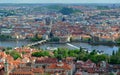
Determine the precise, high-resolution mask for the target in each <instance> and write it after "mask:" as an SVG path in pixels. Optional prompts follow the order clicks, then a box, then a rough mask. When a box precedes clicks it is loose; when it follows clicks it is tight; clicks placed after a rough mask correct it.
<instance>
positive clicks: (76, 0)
mask: <svg viewBox="0 0 120 75" xmlns="http://www.w3.org/2000/svg"><path fill="white" fill-rule="evenodd" d="M0 3H120V0H0Z"/></svg>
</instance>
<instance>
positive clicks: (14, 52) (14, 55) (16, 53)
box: [10, 51, 21, 60]
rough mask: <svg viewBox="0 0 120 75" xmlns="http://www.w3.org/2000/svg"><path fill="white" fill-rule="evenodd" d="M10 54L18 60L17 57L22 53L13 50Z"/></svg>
mask: <svg viewBox="0 0 120 75" xmlns="http://www.w3.org/2000/svg"><path fill="white" fill-rule="evenodd" d="M10 55H11V56H12V57H13V58H14V60H16V59H17V58H21V56H20V53H18V52H16V51H11V52H10Z"/></svg>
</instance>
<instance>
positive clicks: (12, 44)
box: [0, 41, 118, 54]
mask: <svg viewBox="0 0 120 75" xmlns="http://www.w3.org/2000/svg"><path fill="white" fill-rule="evenodd" d="M30 43H31V42H29V41H0V46H2V47H21V46H23V45H27V44H30ZM38 47H40V48H41V49H43V50H46V49H47V47H54V48H60V47H64V48H69V49H75V48H76V49H77V48H79V47H82V48H86V49H87V50H89V51H92V50H94V49H96V50H102V51H104V53H106V54H112V51H113V50H114V51H117V50H118V47H117V46H104V45H96V46H95V45H90V44H88V43H81V42H79V43H69V44H48V43H46V44H43V45H39V46H38Z"/></svg>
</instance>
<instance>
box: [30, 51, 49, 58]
mask: <svg viewBox="0 0 120 75" xmlns="http://www.w3.org/2000/svg"><path fill="white" fill-rule="evenodd" d="M32 56H34V57H41V56H50V54H49V52H48V51H39V52H33V53H32Z"/></svg>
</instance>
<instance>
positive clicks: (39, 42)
mask: <svg viewBox="0 0 120 75" xmlns="http://www.w3.org/2000/svg"><path fill="white" fill-rule="evenodd" d="M46 42H47V40H41V41H37V42H34V43H31V44H28V45H27V46H28V47H30V46H35V45H38V44H43V43H46Z"/></svg>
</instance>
